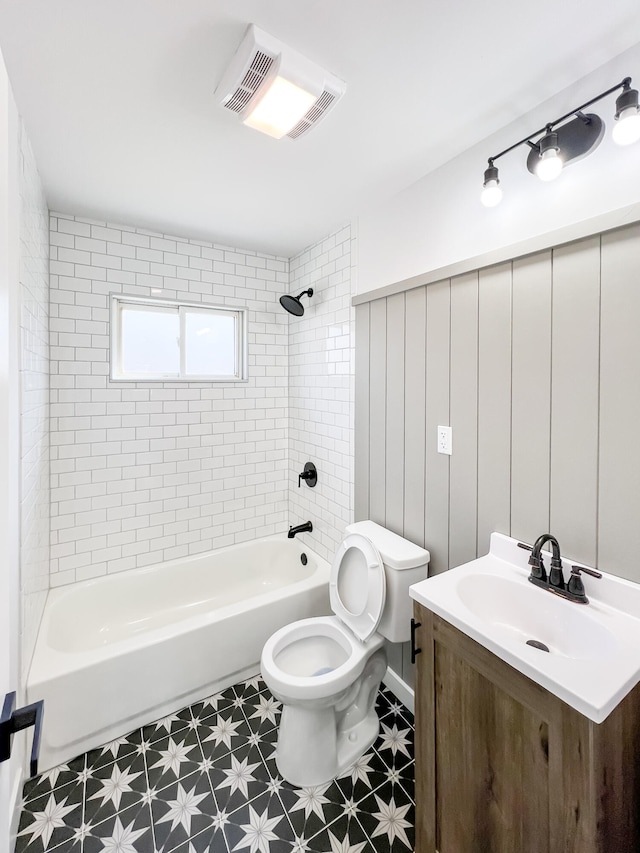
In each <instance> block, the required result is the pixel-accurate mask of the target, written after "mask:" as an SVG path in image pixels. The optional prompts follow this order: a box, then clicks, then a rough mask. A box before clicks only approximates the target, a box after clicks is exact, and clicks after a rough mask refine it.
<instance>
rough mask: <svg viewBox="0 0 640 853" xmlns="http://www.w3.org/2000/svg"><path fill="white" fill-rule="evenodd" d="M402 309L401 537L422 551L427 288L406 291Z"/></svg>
mask: <svg viewBox="0 0 640 853" xmlns="http://www.w3.org/2000/svg"><path fill="white" fill-rule="evenodd" d="M405 306H406V312H405V313H406V317H405V336H406V337H405V358H404V362H405V396H404V535H405V536H406V537H407V539H410V540H411V541H412V542H415V543H416V545H422V546H423V547H424V546H425V538H424V493H425V477H424V472H425V450H426V448H425V392H426V369H427V350H426V346H427V345H426V334H427V313H426V312H427V291H426V288H424V287H420V288H416V289H415V290H410V291H408V293H407V294H406V303H405Z"/></svg>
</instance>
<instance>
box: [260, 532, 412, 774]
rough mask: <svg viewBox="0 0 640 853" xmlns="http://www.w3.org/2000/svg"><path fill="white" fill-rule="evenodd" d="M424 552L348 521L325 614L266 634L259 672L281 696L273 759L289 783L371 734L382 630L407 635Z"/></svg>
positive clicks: (381, 667) (351, 757)
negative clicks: (411, 590)
mask: <svg viewBox="0 0 640 853" xmlns="http://www.w3.org/2000/svg"><path fill="white" fill-rule="evenodd" d="M428 562H429V552H428V551H425V550H424V549H423V548H420V547H419V546H417V545H414V544H413V543H411V542H409V541H408V540H406V539H403V538H402V537H400V536H397V535H396V534H395V533H392V532H391V531H388V530H385V528H383V527H380V526H379V525H377V524H375V523H374V522H372V521H367V522H359V523H357V524H352V525H350V526H349V527H347V535H346V536H345V538H344V540H343V542H342V543H341V545H340V547H339V548H338V550H337V552H336V556H335V559H334V561H333V565H332V569H331V579H330V583H329V594H330V600H331V607H332V610H333V611H334V614H335V615H334V616H320V617H315V618H312V619H302V620H299V621H298V622H293V623H291V624H290V625H286V626H285V627H284V628H281V629H280V630H278V631H276V632H275V633H274V634H273V635H272V636H271V637H270V638H269V639H268V640H267V642H266V644H265V646H264V649H263V651H262V660H261V667H262V676H263V678H264V680H265V682H266V684H267V686H268V687H269V689H270V690H271V692H272V693H273V695H274V696H275V697H276V698H277V699H279V700H280V701H281V702H282V705H283V711H282V717H281V720H280V728H279V732H278V744H277V749H276V764H277V767H278V770H279V772H280V774H281V775H282V776H283V778H284V779H286V780H287V781H288V782H290V783H291V784H293V785H297V786H300V787H308V786H313V785H321V784H324V783H326V782H328V781H329V780H331V779H333V778H334V777H335V776H337V775H339V774H340V773H341V772H343V771H344V770H345V769H346V768H347V767H349V766H350V765H352V764H353V763H354V761H356V759H357V758H359V757H360V756H361V755H363V754H364V753H365V752H366V751H367V749H369V747H370V746H371V745H372V744H373V742H374V741H375V739H376V737H377V736H378V732H379V728H380V726H379V721H378V717H377V714H376V711H375V699H376V695H377V693H378V690H379V687H380V682H381V681H382V678H383V676H384V674H385V671H386V667H387V658H386V653H385V649H384V639H385V637H386V638H387V639H390V640H391V641H392V642H402V641H404V640H407V639H409V632H410V627H409V620H410V615H411V601H410V598H409V591H408V590H409V586H410V585H411V584H412V583H415V582H417V581H418V580H420V579H422V578H424V577H426V572H427V565H428Z"/></svg>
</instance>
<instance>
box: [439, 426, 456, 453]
mask: <svg viewBox="0 0 640 853" xmlns="http://www.w3.org/2000/svg"><path fill="white" fill-rule="evenodd" d="M452 442H453V435H452V429H451V427H450V426H439V427H438V453H446V454H447V456H451V454H452V453H453V447H452Z"/></svg>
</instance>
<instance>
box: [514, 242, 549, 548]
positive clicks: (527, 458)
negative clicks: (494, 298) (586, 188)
mask: <svg viewBox="0 0 640 853" xmlns="http://www.w3.org/2000/svg"><path fill="white" fill-rule="evenodd" d="M512 300H513V311H512V323H513V348H512V382H513V386H512V399H511V535H512V536H514V537H515V538H516V539H523V540H524V541H525V542H533V541H535V539H536V538H537V537H538V536H539V535H540V534H541V533H547V532H548V529H549V469H550V450H549V448H550V442H551V430H550V424H551V252H538V253H537V254H535V255H530V256H529V257H526V258H521V259H520V260H518V261H514V262H513V296H512Z"/></svg>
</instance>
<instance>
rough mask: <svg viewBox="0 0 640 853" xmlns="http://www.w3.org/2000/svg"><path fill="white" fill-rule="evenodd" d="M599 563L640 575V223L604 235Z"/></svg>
mask: <svg viewBox="0 0 640 853" xmlns="http://www.w3.org/2000/svg"><path fill="white" fill-rule="evenodd" d="M601 260H602V266H601V275H602V279H601V294H602V295H601V306H602V308H601V312H602V313H601V329H600V342H601V343H600V346H601V350H600V465H599V480H600V489H599V497H598V565H599V566H600V567H601V568H602V569H603V570H604V571H611V572H615V573H616V574H620V575H622V576H623V577H626V578H629V579H631V580H635V581H640V561H639V560H638V541H637V539H638V519H639V518H640V439H639V435H640V431H639V429H638V425H639V424H640V381H639V379H638V376H639V374H640V333H639V328H640V322H639V321H640V284H639V282H640V225H633V226H631V227H629V228H624V229H620V230H619V231H615V232H612V233H610V234H603V236H602V259H601Z"/></svg>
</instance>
